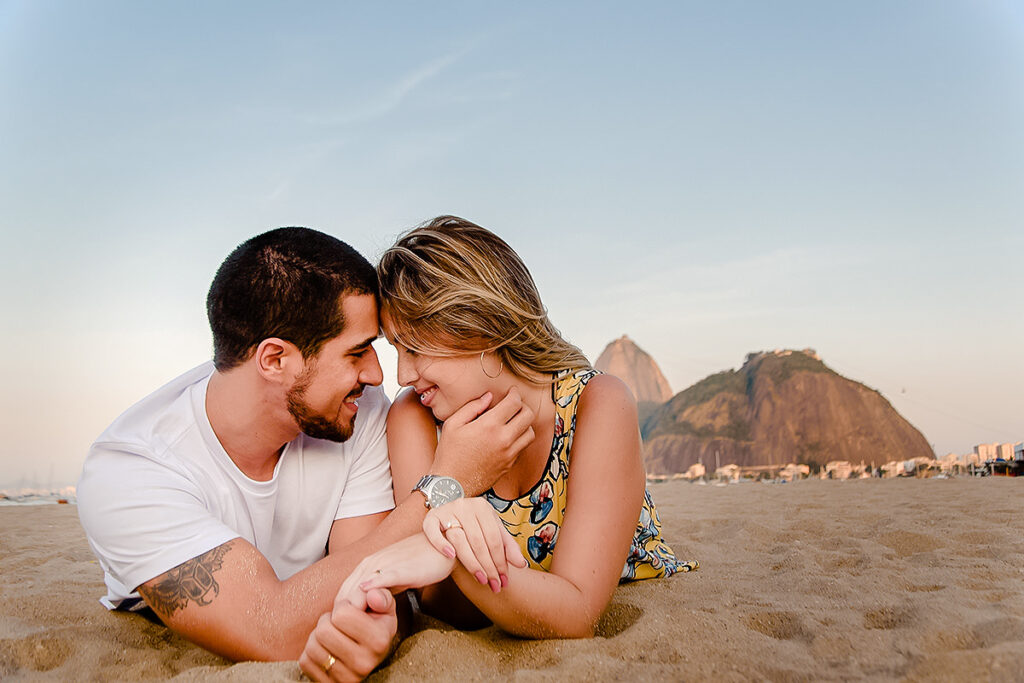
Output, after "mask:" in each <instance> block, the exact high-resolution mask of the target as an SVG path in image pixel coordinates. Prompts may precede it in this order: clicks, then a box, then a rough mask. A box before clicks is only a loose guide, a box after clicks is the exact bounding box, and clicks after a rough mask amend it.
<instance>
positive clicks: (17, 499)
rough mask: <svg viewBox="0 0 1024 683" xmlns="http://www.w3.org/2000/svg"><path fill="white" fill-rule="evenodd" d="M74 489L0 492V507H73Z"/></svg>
mask: <svg viewBox="0 0 1024 683" xmlns="http://www.w3.org/2000/svg"><path fill="white" fill-rule="evenodd" d="M76 502H77V499H76V498H75V489H74V487H70V486H69V487H67V488H63V489H59V490H54V491H45V490H43V491H41V490H39V489H21V490H19V491H0V506H2V505H60V504H61V503H67V504H69V505H74V504H75V503H76Z"/></svg>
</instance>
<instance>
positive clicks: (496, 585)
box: [487, 579, 501, 593]
mask: <svg viewBox="0 0 1024 683" xmlns="http://www.w3.org/2000/svg"><path fill="white" fill-rule="evenodd" d="M487 585H489V586H490V587H491V592H493V593H498V592H500V591H501V583H500V582H499V581H498V580H497V579H491V580H490V581H488V582H487Z"/></svg>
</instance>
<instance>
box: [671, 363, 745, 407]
mask: <svg viewBox="0 0 1024 683" xmlns="http://www.w3.org/2000/svg"><path fill="white" fill-rule="evenodd" d="M722 392H726V393H730V394H740V395H741V396H742V395H744V394H746V393H747V381H746V377H744V376H743V375H742V374H741V373H739V372H737V371H736V370H723V371H722V372H716V373H715V374H713V375H711V376H709V377H705V378H704V379H702V380H701V381H699V382H697V383H696V384H694V385H693V386H692V387H690V388H689V389H686V390H685V391H683V392H681V393H679V394H678V395H677V396H676V397H675V398H673V399H672V400H671V401H669V405H671V406H672V409H673V410H674V411H677V412H682V411H684V410H686V409H687V408H689V407H690V406H699V405H700V404H701V403H704V402H705V401H710V400H711V399H713V398H714V397H715V396H717V395H718V394H719V393H722Z"/></svg>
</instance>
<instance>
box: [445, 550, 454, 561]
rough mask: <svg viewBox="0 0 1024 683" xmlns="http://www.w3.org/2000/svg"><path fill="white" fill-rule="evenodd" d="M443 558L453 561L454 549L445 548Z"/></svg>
mask: <svg viewBox="0 0 1024 683" xmlns="http://www.w3.org/2000/svg"><path fill="white" fill-rule="evenodd" d="M444 556H445V557H447V558H448V559H449V560H454V559H455V548H445V549H444Z"/></svg>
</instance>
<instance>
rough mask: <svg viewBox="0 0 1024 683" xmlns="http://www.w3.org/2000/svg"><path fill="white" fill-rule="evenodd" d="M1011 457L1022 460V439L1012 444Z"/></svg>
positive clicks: (1023, 458)
mask: <svg viewBox="0 0 1024 683" xmlns="http://www.w3.org/2000/svg"><path fill="white" fill-rule="evenodd" d="M1013 459H1014V460H1024V441H1021V442H1020V443H1015V444H1014V445H1013Z"/></svg>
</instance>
